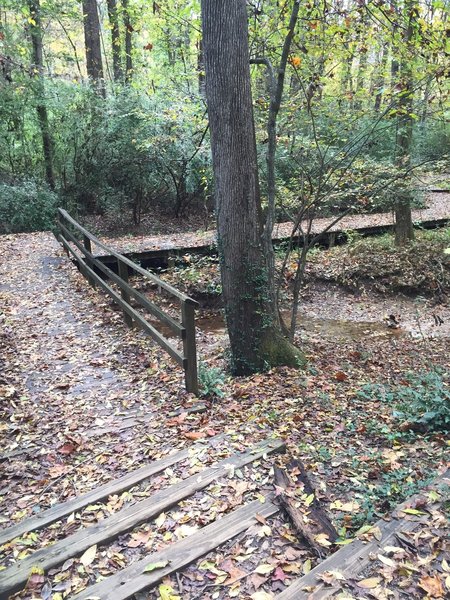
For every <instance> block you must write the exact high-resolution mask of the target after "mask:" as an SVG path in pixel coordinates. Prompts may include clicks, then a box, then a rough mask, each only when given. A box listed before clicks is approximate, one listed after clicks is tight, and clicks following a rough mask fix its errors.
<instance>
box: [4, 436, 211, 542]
mask: <svg viewBox="0 0 450 600" xmlns="http://www.w3.org/2000/svg"><path fill="white" fill-rule="evenodd" d="M217 437H218V436H216V438H210V440H211V439H217ZM210 440H208V441H207V443H208V442H209V441H210ZM196 447H197V448H199V449H201V448H202V444H201V443H199V445H198V446H197V445H195V446H193V447H192V446H191V448H186V449H185V450H181V451H180V452H175V453H174V454H170V455H169V456H165V457H164V458H162V459H160V460H157V461H155V462H153V463H151V464H150V465H146V466H144V467H141V468H140V469H136V470H135V471H132V472H131V473H127V474H126V475H124V476H123V477H120V478H119V479H115V480H113V481H110V482H108V483H105V484H104V485H101V486H100V487H97V488H95V489H93V490H91V491H90V492H87V493H86V494H82V495H81V496H77V497H76V498H73V499H72V500H69V501H67V502H64V503H61V504H56V505H55V506H52V508H49V509H48V510H45V511H43V512H42V513H40V514H37V515H36V516H33V517H31V518H29V519H25V520H24V521H22V522H20V523H17V524H16V525H13V526H12V527H8V528H7V529H3V530H1V531H0V546H1V545H2V544H6V542H9V541H10V540H12V539H14V538H16V537H20V536H21V535H23V534H24V533H27V532H29V531H36V530H38V529H42V528H43V527H47V526H48V525H51V524H52V523H55V521H59V520H60V519H62V518H64V517H67V516H68V515H70V514H72V513H73V512H75V511H77V510H81V509H82V508H84V507H85V506H87V505H88V504H95V503H96V502H100V500H103V499H105V498H107V497H108V496H111V495H112V494H120V493H121V492H123V491H125V490H127V489H129V488H131V487H133V486H134V485H136V484H138V483H140V482H141V481H144V480H145V479H147V478H148V477H151V476H152V475H155V474H156V473H160V472H161V471H164V469H167V467H170V466H172V465H174V464H175V463H177V462H180V461H182V460H185V459H186V458H189V456H190V453H191V452H192V448H196Z"/></svg>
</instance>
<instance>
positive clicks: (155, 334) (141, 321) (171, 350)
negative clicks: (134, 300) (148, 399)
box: [60, 237, 185, 368]
mask: <svg viewBox="0 0 450 600" xmlns="http://www.w3.org/2000/svg"><path fill="white" fill-rule="evenodd" d="M60 239H61V242H62V244H63V246H64V247H65V248H66V249H67V250H68V251H69V252H70V253H71V254H72V255H73V256H74V257H75V259H76V260H77V261H78V263H79V265H80V269H81V271H82V273H83V274H84V275H85V277H86V278H88V277H89V276H90V277H92V279H93V280H94V281H95V282H96V283H98V285H99V286H100V287H101V288H102V289H103V290H104V291H105V292H106V293H107V294H108V295H109V296H111V298H112V299H113V300H114V301H115V302H116V304H118V305H119V306H120V307H121V308H122V309H123V310H124V311H126V312H127V313H128V314H129V315H130V317H132V318H133V320H134V321H135V322H136V323H137V324H138V325H139V327H140V328H141V329H142V330H143V331H145V333H147V334H148V335H149V336H150V337H152V338H153V339H154V340H155V341H156V342H157V343H158V344H159V345H160V346H161V347H162V348H164V350H165V351H166V352H167V353H168V354H169V355H170V356H171V357H172V358H173V359H174V360H175V361H176V362H177V363H178V364H179V365H182V366H183V368H184V367H185V359H184V356H183V355H182V354H181V352H179V351H178V350H177V349H176V348H175V347H174V346H172V344H171V343H170V342H168V341H167V340H166V338H165V337H164V336H163V335H162V334H161V333H159V331H158V330H157V329H155V328H154V327H153V326H152V325H150V323H148V322H147V321H146V320H145V318H144V317H143V316H142V315H140V314H139V313H138V312H137V311H136V310H134V308H133V307H131V306H130V305H129V304H127V303H126V302H124V300H123V299H122V298H121V296H120V294H118V293H117V292H116V291H115V290H113V289H112V288H111V287H110V286H109V285H108V284H107V283H106V282H105V281H103V279H102V278H101V277H100V276H99V275H97V273H96V272H95V271H93V270H92V269H91V268H89V267H88V266H87V264H86V263H85V262H84V261H83V260H82V258H81V256H80V255H79V254H77V253H76V252H75V250H74V249H73V248H72V247H71V246H70V245H69V243H68V242H67V241H66V240H65V239H64V238H63V237H61V238H60Z"/></svg>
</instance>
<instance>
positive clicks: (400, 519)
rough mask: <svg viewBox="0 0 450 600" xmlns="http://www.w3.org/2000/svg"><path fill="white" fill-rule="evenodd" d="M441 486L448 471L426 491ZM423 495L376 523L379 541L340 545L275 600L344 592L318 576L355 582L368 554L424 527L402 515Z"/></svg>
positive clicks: (449, 474) (447, 479)
mask: <svg viewBox="0 0 450 600" xmlns="http://www.w3.org/2000/svg"><path fill="white" fill-rule="evenodd" d="M442 484H447V485H448V484H450V469H448V470H447V471H446V472H445V473H444V474H443V475H441V476H439V477H438V478H436V479H435V481H434V482H433V484H432V485H431V486H430V487H429V488H428V489H436V488H438V487H439V486H440V485H442ZM422 495H423V494H416V495H415V496H413V497H412V498H408V500H406V501H405V502H402V504H400V505H399V506H398V507H397V508H396V509H395V511H394V512H393V514H392V520H390V521H385V520H384V519H380V520H379V521H377V523H375V525H374V527H378V528H379V529H380V531H381V536H378V538H380V539H376V538H373V539H372V540H371V541H370V542H367V541H361V540H355V541H353V542H351V543H350V544H348V545H347V546H343V547H342V548H340V550H338V551H337V552H335V553H334V554H332V555H331V556H330V557H329V558H327V559H326V560H324V561H323V562H321V563H320V564H318V565H317V566H316V567H315V568H314V569H312V570H311V571H310V572H309V573H308V574H307V575H305V576H304V577H301V578H300V579H298V580H297V581H295V582H294V583H292V584H291V585H290V586H289V587H288V588H287V589H285V590H284V591H283V592H281V594H278V595H277V596H276V600H308V599H309V598H314V600H321V599H322V598H330V597H332V596H334V594H336V593H338V592H342V591H344V590H343V589H342V588H341V586H340V585H339V584H338V586H339V587H330V586H327V585H326V584H325V583H324V582H323V581H321V580H320V576H321V575H322V574H323V573H324V572H325V571H338V572H339V573H341V574H342V575H343V576H344V577H345V579H350V578H351V579H355V578H356V577H357V576H358V574H359V573H361V572H362V571H363V570H364V569H365V568H366V567H367V566H368V565H369V564H370V557H369V555H377V554H383V548H384V547H385V546H398V542H397V541H396V539H395V536H396V535H397V534H398V533H399V532H405V533H406V532H411V531H414V530H415V529H418V528H419V527H420V526H421V525H422V524H423V520H424V519H421V518H420V517H418V518H414V519H411V517H409V519H410V520H406V519H405V514H404V513H402V509H404V508H407V507H409V506H412V505H413V506H414V503H415V501H416V500H417V499H418V498H420V497H421V496H422ZM305 589H307V591H305Z"/></svg>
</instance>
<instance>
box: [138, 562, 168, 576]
mask: <svg viewBox="0 0 450 600" xmlns="http://www.w3.org/2000/svg"><path fill="white" fill-rule="evenodd" d="M169 563H170V561H169V560H160V561H158V562H154V563H149V564H148V565H147V566H146V567H145V569H144V570H143V573H151V572H152V571H156V569H164V567H167V565H168V564H169Z"/></svg>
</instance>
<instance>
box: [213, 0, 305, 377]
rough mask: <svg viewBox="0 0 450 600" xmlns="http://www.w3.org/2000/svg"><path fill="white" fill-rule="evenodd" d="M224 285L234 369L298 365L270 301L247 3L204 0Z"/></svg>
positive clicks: (297, 356)
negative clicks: (254, 120) (254, 118)
mask: <svg viewBox="0 0 450 600" xmlns="http://www.w3.org/2000/svg"><path fill="white" fill-rule="evenodd" d="M202 19H203V44H204V60H205V70H206V98H207V104H208V113H209V122H210V128H211V150H212V157H213V171H214V181H215V201H216V215H217V231H218V245H219V256H220V263H221V278H222V289H223V296H224V304H225V314H226V319H227V327H228V334H229V337H230V345H231V353H232V361H233V370H234V371H235V373H237V374H242V375H243V374H249V373H253V372H256V371H261V370H264V369H267V368H269V367H271V366H274V365H280V364H285V365H286V364H287V365H291V366H294V365H297V364H298V363H299V361H303V357H302V355H301V353H300V352H299V351H298V350H297V349H296V348H295V347H294V346H292V344H290V343H289V341H288V340H287V339H286V338H285V337H283V335H282V333H281V330H280V328H279V327H278V326H277V324H276V323H277V315H276V314H275V312H274V310H273V305H272V302H271V298H272V290H271V289H270V284H269V277H268V272H267V271H268V270H267V257H266V255H265V251H264V250H265V248H264V246H265V244H264V239H263V236H264V226H263V217H262V209H261V199H260V190H259V179H258V165H257V155H256V140H255V130H254V122H253V107H252V97H251V87H250V67H249V60H248V52H249V50H248V33H247V11H246V0H202Z"/></svg>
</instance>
